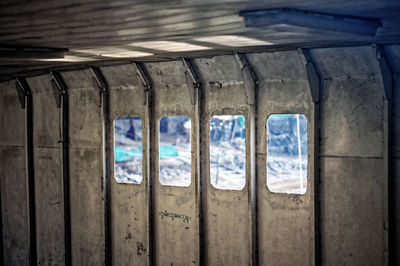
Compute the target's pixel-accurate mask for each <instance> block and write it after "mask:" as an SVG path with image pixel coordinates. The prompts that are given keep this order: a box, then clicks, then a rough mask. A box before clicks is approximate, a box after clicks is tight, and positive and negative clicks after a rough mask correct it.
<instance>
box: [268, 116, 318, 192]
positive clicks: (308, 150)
mask: <svg viewBox="0 0 400 266" xmlns="http://www.w3.org/2000/svg"><path fill="white" fill-rule="evenodd" d="M273 115H302V116H304V118H305V119H306V121H307V166H306V170H305V173H306V176H305V180H306V186H305V192H304V193H287V192H275V191H272V190H271V189H270V187H269V186H268V120H269V119H270V117H271V116H273ZM309 132H310V122H309V117H308V115H307V113H306V112H304V111H303V112H276V113H275V112H274V113H270V114H269V115H268V116H267V117H266V120H265V146H264V147H265V174H264V180H265V187H266V188H267V191H268V192H269V193H272V194H276V195H292V196H305V195H307V194H308V191H309V190H310V189H309V183H310V182H309V181H310V180H309V179H310V168H309V167H310V163H311V161H310V158H311V157H310V134H309Z"/></svg>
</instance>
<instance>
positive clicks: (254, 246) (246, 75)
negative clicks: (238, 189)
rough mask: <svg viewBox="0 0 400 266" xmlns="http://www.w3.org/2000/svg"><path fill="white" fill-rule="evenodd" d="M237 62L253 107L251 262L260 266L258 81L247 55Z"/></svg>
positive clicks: (238, 58) (237, 56)
mask: <svg viewBox="0 0 400 266" xmlns="http://www.w3.org/2000/svg"><path fill="white" fill-rule="evenodd" d="M235 57H236V60H237V62H238V64H239V66H240V69H241V71H242V78H243V83H244V89H245V91H246V97H247V103H248V104H249V105H250V106H251V114H250V158H251V159H250V160H251V164H250V165H251V178H250V193H251V196H250V199H251V254H252V257H251V261H252V263H251V264H252V265H254V266H256V265H258V215H257V195H258V185H257V167H256V162H257V138H256V136H257V126H256V125H257V105H258V104H257V102H256V99H257V97H258V79H257V76H256V74H255V71H254V70H253V69H252V67H251V66H250V64H249V62H248V60H247V58H246V55H245V54H238V53H236V54H235Z"/></svg>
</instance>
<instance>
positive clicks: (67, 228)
mask: <svg viewBox="0 0 400 266" xmlns="http://www.w3.org/2000/svg"><path fill="white" fill-rule="evenodd" d="M50 73H51V75H52V78H53V79H52V84H53V87H54V89H55V90H58V92H59V95H60V97H61V110H60V111H61V133H62V135H61V136H62V138H61V142H62V177H63V194H64V195H63V196H64V237H65V265H71V263H72V262H71V206H70V205H71V204H70V185H69V183H70V180H69V101H68V88H67V85H66V84H65V82H64V80H63V79H62V77H61V75H60V73H58V72H50Z"/></svg>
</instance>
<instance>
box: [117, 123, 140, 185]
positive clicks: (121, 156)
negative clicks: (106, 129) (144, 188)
mask: <svg viewBox="0 0 400 266" xmlns="http://www.w3.org/2000/svg"><path fill="white" fill-rule="evenodd" d="M142 155H143V149H142V120H141V119H140V117H118V118H116V119H115V120H114V178H115V180H116V181H117V182H118V183H127V184H140V183H142V180H143V176H142V157H143V156H142Z"/></svg>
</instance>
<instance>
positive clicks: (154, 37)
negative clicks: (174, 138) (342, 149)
mask: <svg viewBox="0 0 400 266" xmlns="http://www.w3.org/2000/svg"><path fill="white" fill-rule="evenodd" d="M271 8H293V9H301V10H307V11H314V12H321V13H328V14H333V15H339V16H356V17H361V18H369V19H377V20H379V21H380V22H381V24H382V26H381V27H380V28H379V29H378V31H377V32H376V35H375V36H360V35H357V34H351V33H339V32H330V31H326V30H324V29H318V28H314V29H310V28H303V27H285V26H282V25H280V26H279V25H278V26H276V27H269V26H261V27H246V24H245V21H244V19H243V17H241V16H240V15H239V12H240V11H244V10H261V9H271ZM399 23H400V1H397V0H392V1H390V0H387V1H384V0H351V1H349V0H303V1H301V0H267V1H234V0H231V1H229V0H213V1H209V0H181V1H177V0H175V1H150V0H148V1H134V0H131V1H128V0H126V1H124V0H117V1H100V0H79V1H77V0H74V1H62V0H58V1H56V0H44V1H23V0H19V1H18V0H2V1H1V2H0V52H1V51H2V53H0V80H7V79H12V78H14V77H17V76H26V75H30V74H32V73H38V71H39V72H40V71H47V69H50V68H52V69H54V68H69V67H71V66H72V67H79V66H85V65H89V64H90V65H96V64H116V63H118V62H121V61H129V60H131V61H154V60H157V61H162V60H170V59H174V58H178V57H198V56H210V55H215V54H224V53H231V52H251V51H273V50H282V49H295V48H298V47H324V46H327V47H329V46H346V45H357V44H367V43H378V44H379V43H399V42H400V27H399ZM34 47H38V48H41V49H42V48H46V49H44V50H46V51H47V54H46V55H47V57H46V56H45V57H40V56H37V57H35V56H32V55H31V54H29V53H31V52H32V48H34ZM14 48H18V49H17V50H16V51H14V52H11V51H10V49H14ZM20 48H21V49H22V48H23V49H22V50H21V49H20ZM27 48H29V49H30V50H29V51H28V53H27V52H26V49H27ZM24 49H25V50H24ZM64 49H65V51H66V52H64ZM42 50H43V49H42ZM33 51H37V50H35V49H33ZM59 52H61V53H62V54H64V53H65V57H62V56H61V57H60V56H59ZM18 53H20V54H18ZM25 54H27V56H26V57H24V55H25Z"/></svg>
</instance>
